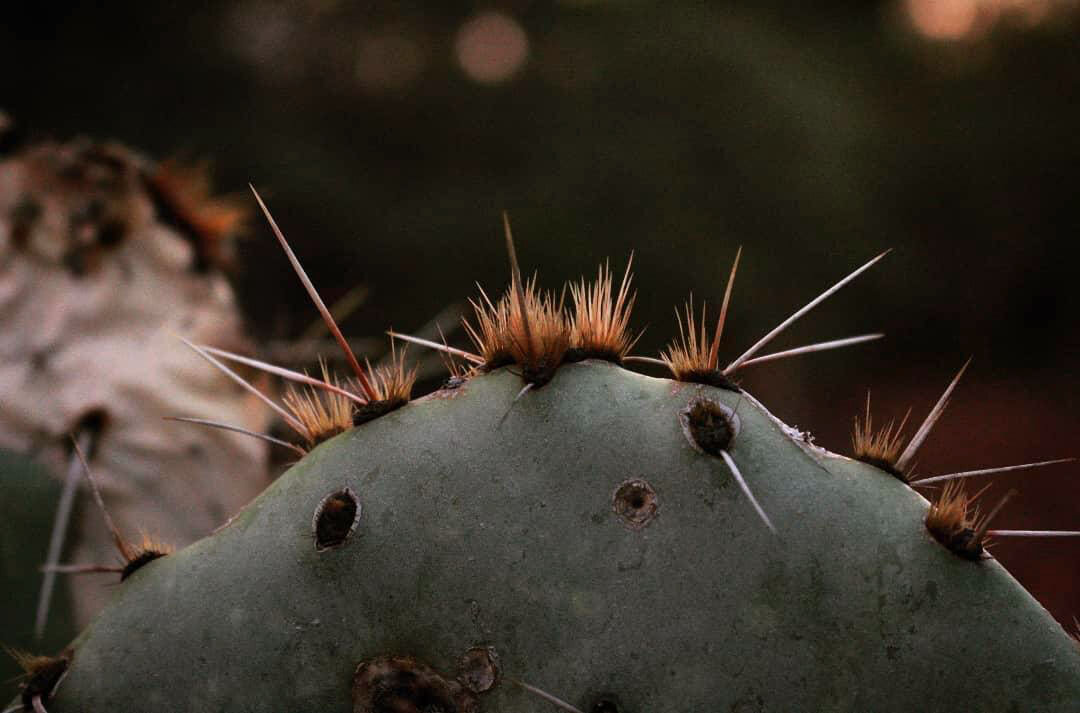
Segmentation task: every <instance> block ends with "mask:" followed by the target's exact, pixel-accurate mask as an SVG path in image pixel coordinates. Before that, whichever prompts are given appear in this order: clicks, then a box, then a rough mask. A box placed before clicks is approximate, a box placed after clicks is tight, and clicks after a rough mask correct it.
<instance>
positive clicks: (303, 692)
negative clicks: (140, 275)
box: [18, 239, 1080, 713]
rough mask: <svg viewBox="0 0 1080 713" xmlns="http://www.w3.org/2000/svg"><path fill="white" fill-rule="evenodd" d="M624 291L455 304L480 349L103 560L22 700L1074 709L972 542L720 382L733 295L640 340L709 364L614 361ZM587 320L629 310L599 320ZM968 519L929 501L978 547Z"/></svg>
mask: <svg viewBox="0 0 1080 713" xmlns="http://www.w3.org/2000/svg"><path fill="white" fill-rule="evenodd" d="M282 242H283V244H284V240H283V239H282ZM289 254H290V257H292V254H291V251H290V253H289ZM298 271H299V267H298ZM732 274H733V275H734V270H733V273H732ZM856 274H857V273H856ZM304 279H305V282H306V284H307V285H308V287H309V289H310V290H311V291H312V292H313V294H314V289H313V288H312V287H310V282H309V281H307V280H306V276H304ZM605 284H606V288H605ZM627 284H628V277H627V278H624V282H623V287H624V289H621V290H620V291H619V293H618V296H617V297H613V295H612V293H611V290H610V276H608V277H607V282H606V283H605V279H604V273H603V272H602V273H601V277H600V279H599V280H598V282H597V283H596V285H593V286H592V287H590V286H588V285H585V284H584V283H583V284H582V285H581V286H580V289H578V290H575V291H574V297H575V302H576V305H575V310H576V312H575V315H574V317H572V318H569V323H563V322H561V317H560V315H561V314H562V306H561V305H559V304H557V303H556V302H555V300H554V298H553V297H552V296H550V295H543V294H541V293H539V292H538V291H537V290H536V288H535V283H529V284H527V283H523V282H522V281H521V278H520V274H519V273H518V271H517V270H516V268H515V270H514V275H513V280H512V283H511V289H510V291H509V293H508V295H507V296H506V297H504V298H502V299H501V300H500V301H498V302H495V303H493V302H491V301H490V300H487V298H486V297H485V298H484V299H483V300H482V301H480V302H478V303H477V305H476V307H477V313H478V320H477V323H478V325H479V326H478V327H476V329H474V330H471V332H472V333H473V334H474V335H475V336H476V337H477V347H478V352H479V353H478V354H472V353H469V352H466V351H464V350H458V349H451V348H449V347H444V351H446V352H448V353H450V354H451V355H453V356H456V357H461V358H465V359H466V360H468V361H471V362H473V363H474V364H476V365H477V366H476V368H475V369H473V370H472V371H471V373H470V374H469V375H468V376H462V375H460V373H459V372H458V371H457V369H455V374H456V375H455V377H454V378H452V379H451V380H450V382H448V384H447V386H446V387H444V388H443V389H440V390H439V391H437V392H435V393H433V394H430V395H428V396H427V397H424V398H422V399H419V400H416V401H412V402H409V403H404V401H403V400H401V399H398V400H397V401H394V399H393V398H391V396H392V395H393V394H392V393H391V392H394V389H389V388H387V384H389V383H390V382H391V381H393V379H391V378H390V376H392V375H388V374H382V375H380V374H371V373H367V374H366V375H365V372H364V371H362V370H361V371H358V374H359V375H361V376H362V379H361V382H360V383H359V384H358V385H352V386H350V389H351V388H354V387H355V388H356V391H355V393H353V392H351V391H349V393H350V395H351V397H354V398H356V399H357V400H358V401H362V402H363V403H364V406H363V407H362V408H361V407H358V408H356V409H355V411H354V421H355V423H356V424H358V425H353V426H351V427H349V426H348V425H346V427H345V428H344V430H343V432H342V429H341V428H337V427H335V428H334V429H332V430H331V431H329V432H331V433H334V434H336V435H332V436H330V437H329V438H327V439H325V440H322V442H321V443H319V442H318V441H319V440H321V439H318V438H309V439H308V441H309V442H314V443H317V445H315V446H314V447H313V448H312V449H311V450H310V452H308V453H307V454H306V455H305V456H304V457H303V458H302V459H301V460H300V461H299V462H298V463H297V464H296V465H295V466H294V467H293V468H292V469H291V470H289V471H288V472H287V473H286V474H285V475H283V476H282V477H281V478H280V479H279V480H277V481H276V482H275V483H274V484H273V485H272V486H270V487H269V489H267V490H266V491H265V492H264V493H263V494H262V495H261V496H260V497H259V498H257V499H256V500H255V501H254V502H253V503H251V504H250V505H249V506H247V507H246V508H244V509H243V510H242V511H241V512H240V513H239V514H238V515H237V516H236V517H235V518H234V519H233V520H232V521H231V523H230V524H229V525H228V526H227V527H225V528H223V529H221V530H220V531H218V532H216V533H215V534H213V535H212V536H209V537H207V538H206V539H203V540H201V541H199V542H197V543H195V544H193V545H191V546H189V547H187V548H186V549H183V550H181V551H179V552H176V553H174V554H171V555H168V556H158V557H154V558H150V559H148V560H147V561H145V562H142V563H141V565H142V566H139V567H138V568H133V567H129V568H125V578H124V581H123V582H122V584H121V585H119V587H118V588H117V591H116V595H115V598H114V599H113V601H112V603H111V605H110V606H109V607H108V608H107V609H106V610H105V611H104V612H103V613H102V614H101V615H100V616H99V617H98V619H97V620H96V621H95V622H94V623H93V624H92V625H91V626H90V627H89V628H88V629H87V630H86V631H85V632H84V633H83V634H82V635H81V636H80V637H79V638H78V639H77V640H76V641H75V642H73V644H72V645H71V648H70V650H69V651H68V652H65V654H64V656H63V660H64V661H65V662H66V675H65V676H64V678H63V679H62V680H61V681H60V682H59V684H58V685H56V683H55V680H53V679H48V680H45V681H43V680H42V679H41V678H40V676H38V677H32V679H31V683H33V682H34V681H35V680H36V681H37V686H36V687H32V686H30V685H28V687H27V689H26V690H27V691H33V692H34V696H28V695H24V699H23V701H22V702H21V703H20V704H18V705H21V706H26V707H29V706H31V705H37V704H41V705H43V706H47V709H48V711H50V713H63V712H64V711H84V710H86V711H89V710H123V711H208V710H213V711H218V710H230V711H340V712H341V713H346V712H347V711H353V713H409V712H416V713H471V712H477V711H488V712H491V711H513V712H521V713H532V712H535V713H543V712H546V711H555V710H567V711H578V712H579V713H689V712H699V711H701V712H705V711H799V710H807V711H810V710H813V711H905V712H906V711H957V710H965V711H1003V712H1004V711H1068V710H1075V709H1076V706H1077V705H1078V703H1080V654H1078V652H1077V650H1076V647H1075V644H1074V643H1073V641H1072V640H1071V639H1070V638H1069V637H1068V635H1066V634H1065V633H1064V631H1063V630H1062V629H1061V627H1060V626H1059V625H1058V624H1057V623H1056V622H1055V621H1054V620H1053V619H1052V618H1051V617H1050V615H1049V614H1048V613H1047V612H1046V611H1045V610H1044V609H1043V608H1042V607H1041V606H1040V605H1039V604H1038V603H1037V602H1036V601H1035V600H1034V599H1033V598H1032V597H1031V596H1030V595H1029V594H1028V593H1027V592H1026V591H1024V590H1023V589H1022V588H1021V587H1020V586H1019V585H1018V584H1017V583H1016V581H1015V580H1013V579H1012V578H1011V577H1010V576H1009V575H1008V573H1006V572H1005V571H1004V569H1003V568H1001V567H1000V566H999V565H998V564H996V562H995V561H994V560H992V559H990V558H989V557H988V556H986V555H985V553H983V552H982V551H981V549H980V550H979V551H978V553H977V554H976V555H975V556H967V554H965V555H964V556H958V555H959V554H961V553H959V552H958V551H957V550H956V548H954V547H953V543H952V541H951V540H948V539H946V540H944V541H943V540H942V539H941V537H940V532H939V531H932V530H931V529H930V528H928V523H929V522H936V521H935V520H933V518H931V519H930V520H928V519H927V514H928V503H927V501H926V500H924V499H923V498H922V496H920V495H919V494H918V493H917V492H916V491H915V490H914V489H913V488H912V487H911V486H910V485H909V484H908V483H907V482H906V479H905V478H904V477H900V476H902V475H903V473H904V469H903V468H899V467H897V468H894V469H893V470H895V471H896V472H891V471H890V470H887V469H883V468H879V467H875V466H872V465H868V464H866V463H862V462H859V461H856V460H851V459H848V458H845V457H842V456H838V455H835V454H832V453H829V452H826V451H824V450H823V449H820V448H818V447H815V446H813V445H812V444H810V443H809V442H808V441H807V440H806V439H805V438H804V437H803V435H802V434H800V433H799V432H798V431H795V430H794V429H791V428H789V427H787V426H785V425H784V424H782V423H781V422H779V421H778V420H777V419H776V418H774V417H773V416H771V415H770V414H769V412H768V411H767V410H765V408H764V407H762V406H761V405H759V404H758V403H757V402H756V401H755V400H754V399H753V398H752V397H750V396H749V395H748V394H745V393H743V392H741V391H740V390H739V389H738V386H737V385H736V384H735V383H734V381H733V379H732V378H731V377H732V376H733V375H734V373H735V369H736V368H737V366H738V364H740V363H748V362H747V360H748V358H749V354H747V355H744V357H742V358H741V361H740V360H736V362H734V363H733V364H734V365H735V366H733V367H729V368H728V369H727V370H724V371H723V372H721V371H720V370H719V369H718V367H717V364H718V362H716V355H715V351H716V343H717V342H718V340H719V331H720V328H722V319H723V317H721V324H720V325H718V328H717V337H716V339H715V340H714V342H713V344H712V345H711V346H710V345H709V344H708V343H707V342H706V338H705V337H706V335H705V332H704V330H703V331H702V332H701V335H700V337H699V336H697V332H696V331H695V325H694V319H693V314H692V313H691V312H688V313H687V318H688V321H689V322H690V324H689V325H688V327H689V334H690V337H689V338H684V339H683V340H682V342H680V343H676V344H674V345H673V346H672V348H671V349H670V350H669V351H668V352H667V353H666V354H665V355H664V359H663V360H662V361H663V363H665V364H667V365H668V366H669V368H670V369H671V371H672V372H673V373H674V375H675V376H677V377H679V376H680V374H683V375H685V374H686V373H688V371H693V370H692V369H689V367H692V366H695V364H696V366H697V367H698V368H697V371H696V372H695V373H697V374H698V377H699V378H697V379H695V380H687V379H683V380H670V379H666V378H653V377H650V376H645V375H642V374H639V373H634V372H631V371H629V370H627V369H625V368H623V367H622V366H621V365H620V362H627V361H630V360H629V358H628V357H627V356H626V352H627V351H628V350H629V348H630V346H631V345H632V339H627V338H625V337H627V335H626V333H625V320H622V319H620V317H621V316H626V314H628V309H629V303H632V297H631V298H628V296H627V292H626V290H625V287H626V286H627ZM729 285H730V281H729ZM728 294H729V295H730V289H729V293H728ZM828 294H831V292H828V293H826V296H827V295H828ZM316 301H317V303H318V300H317V297H316ZM320 304H321V303H320ZM812 304H814V303H811V305H812ZM620 305H621V306H620ZM726 309H727V299H726V298H725V301H724V309H723V310H722V314H723V312H726ZM598 313H599V314H601V315H602V318H601V319H599V320H598V321H599V322H601V323H603V324H604V325H607V326H611V325H612V324H616V325H618V324H621V325H622V328H621V329H615V330H614V332H611V333H609V334H608V335H607V336H606V337H603V338H597V339H593V340H592V341H590V338H589V335H591V336H592V337H597V335H598V334H599V333H600V332H602V331H603V330H601V329H599V327H597V326H596V324H594V325H593V326H592V327H584V326H583V325H585V323H586V322H587V321H588V320H586V319H585V316H587V315H593V316H596V314H598ZM799 314H800V313H796V315H797V316H798V315H799ZM604 315H606V316H604ZM594 321H595V320H594ZM581 329H585V331H586V332H587V334H586V335H585V336H582V335H581V334H578V332H580V331H581ZM574 335H577V336H574ZM615 337H617V338H615ZM500 339H501V340H502V341H501V342H500V341H498V340H500ZM860 339H861V338H860ZM763 342H764V340H763ZM756 348H757V347H755V349H756ZM751 351H753V350H751ZM201 353H203V354H204V356H208V353H207V352H205V351H202V352H201ZM219 353H220V352H219ZM583 357H590V358H583ZM498 360H502V362H503V363H504V364H505V363H507V362H513V364H512V365H510V366H504V367H497V363H498ZM680 378H681V377H680ZM523 379H524V384H523ZM697 382H707V383H697ZM365 384H366V385H365ZM334 389H337V390H336V391H335V390H334ZM950 389H951V387H950ZM323 391H324V392H326V393H327V394H329V395H330V396H332V397H334V398H338V397H341V394H339V393H338V392H339V391H342V389H341V387H339V386H338V385H337V384H336V383H334V384H330V382H329V380H325V382H324V388H323ZM346 391H348V390H346ZM361 394H363V395H361ZM947 395H948V394H947ZM392 402H393V403H392ZM378 404H382V405H381V406H378ZM935 411H937V409H935ZM376 412H377V413H376ZM327 418H328V417H327V416H325V415H324V416H311V418H310V419H308V420H307V421H304V423H302V424H301V425H302V426H305V428H304V430H303V432H304V433H305V434H306V435H307V436H312V435H314V434H315V433H316V431H317V430H318V429H317V428H315V427H314V426H315V424H316V422H317V421H319V420H320V419H322V420H327ZM921 430H922V429H920V432H921ZM918 438H919V434H916V436H915V438H914V439H913V443H916V442H917V441H918ZM886 440H888V439H886ZM890 443H891V441H890ZM893 455H895V454H893ZM901 460H904V459H903V458H901ZM891 462H892V461H890V463H891ZM890 467H891V466H890ZM939 514H940V513H939ZM966 517H967V512H966V509H964V508H963V507H961V508H960V511H959V519H957V518H955V517H954V518H952V519H950V518H948V517H945V518H944V519H945V520H947V521H948V523H949V524H950V526H955V527H954V530H950V532H953V533H954V534H956V535H957V536H963V538H965V539H964V542H965V543H967V545H972V543H974V545H976V546H977V545H980V544H981V542H982V541H983V538H984V537H985V536H986V533H987V530H986V527H985V523H984V522H982V521H979V522H974V523H969V522H968V520H967V519H965V518H966ZM968 525H972V526H971V527H969V526H968ZM968 554H970V553H968ZM129 564H130V563H129ZM129 570H130V571H129ZM52 670H53V671H55V668H54V669H52ZM45 684H49V685H45ZM42 691H45V693H42Z"/></svg>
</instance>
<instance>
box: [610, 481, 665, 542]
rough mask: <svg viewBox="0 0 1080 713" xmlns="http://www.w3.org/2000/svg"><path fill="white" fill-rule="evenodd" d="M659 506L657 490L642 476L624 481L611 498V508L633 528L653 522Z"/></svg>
mask: <svg viewBox="0 0 1080 713" xmlns="http://www.w3.org/2000/svg"><path fill="white" fill-rule="evenodd" d="M658 508H659V503H658V502H657V497H656V490H654V489H653V487H652V486H651V485H649V484H648V483H647V482H646V481H644V480H641V479H640V478H638V479H634V480H627V481H626V482H624V483H623V484H622V485H620V486H619V487H618V488H617V489H616V490H615V494H614V495H613V496H612V498H611V509H612V510H614V511H615V514H616V515H618V516H619V517H621V518H622V520H623V522H624V523H626V525H627V526H628V527H630V528H631V529H632V530H640V529H641V528H643V527H645V526H646V525H648V524H649V523H650V522H652V520H653V518H655V517H656V511H657V509H658Z"/></svg>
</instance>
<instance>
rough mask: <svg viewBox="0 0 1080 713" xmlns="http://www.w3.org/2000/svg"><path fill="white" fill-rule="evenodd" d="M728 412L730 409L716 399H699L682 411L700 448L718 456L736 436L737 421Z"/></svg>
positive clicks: (692, 436)
mask: <svg viewBox="0 0 1080 713" xmlns="http://www.w3.org/2000/svg"><path fill="white" fill-rule="evenodd" d="M728 414H729V411H728V409H727V408H725V407H724V406H721V405H720V404H719V403H717V402H715V401H710V400H709V399H697V400H695V401H693V402H692V403H691V404H690V405H689V406H688V407H687V408H686V410H684V411H683V412H682V417H683V419H684V422H685V424H686V427H687V430H688V431H689V435H690V437H691V438H692V439H693V440H694V443H695V444H697V446H698V448H700V449H701V450H703V451H704V452H705V453H708V454H709V455H713V456H718V455H720V452H721V451H726V450H727V449H728V448H729V447H730V446H731V441H732V439H733V438H735V423H734V422H733V421H732V418H731V416H730V415H728Z"/></svg>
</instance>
